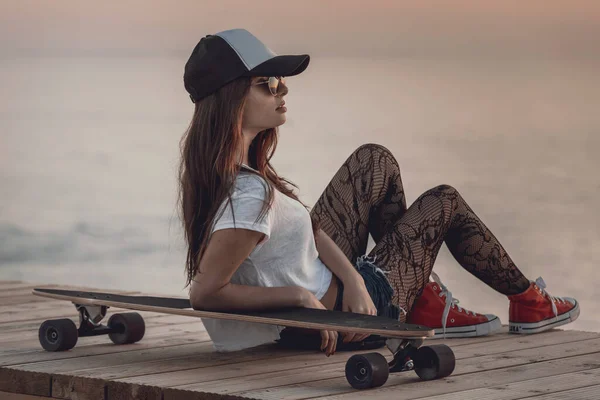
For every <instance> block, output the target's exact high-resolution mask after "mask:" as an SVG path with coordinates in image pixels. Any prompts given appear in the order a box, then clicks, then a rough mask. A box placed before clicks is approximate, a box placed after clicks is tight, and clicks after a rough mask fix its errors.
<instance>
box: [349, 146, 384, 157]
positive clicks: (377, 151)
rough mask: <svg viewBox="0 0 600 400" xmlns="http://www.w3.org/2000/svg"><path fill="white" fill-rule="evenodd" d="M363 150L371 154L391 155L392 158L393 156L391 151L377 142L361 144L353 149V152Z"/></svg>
mask: <svg viewBox="0 0 600 400" xmlns="http://www.w3.org/2000/svg"><path fill="white" fill-rule="evenodd" d="M364 151H366V152H370V153H371V154H376V155H385V156H391V157H392V158H393V157H394V155H393V154H392V152H391V151H390V150H389V149H388V148H387V147H385V146H384V145H381V144H378V143H365V144H362V145H360V146H358V147H357V148H356V150H354V151H353V154H359V153H361V152H364Z"/></svg>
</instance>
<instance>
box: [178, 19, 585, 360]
mask: <svg viewBox="0 0 600 400" xmlns="http://www.w3.org/2000/svg"><path fill="white" fill-rule="evenodd" d="M309 60H310V58H309V56H308V55H284V56H277V55H276V54H275V53H273V52H272V51H271V50H270V49H268V48H267V47H266V46H265V45H264V44H263V43H262V42H260V41H259V40H258V39H257V38H256V37H254V36H253V35H252V34H250V33H249V32H248V31H246V30H243V29H233V30H228V31H224V32H219V33H217V34H215V35H208V36H206V37H204V38H203V39H202V40H201V41H200V42H199V43H198V45H197V46H196V47H195V48H194V50H193V52H192V55H191V56H190V58H189V60H188V62H187V63H186V66H185V72H184V83H185V87H186V90H187V91H188V93H189V94H190V98H191V99H192V102H194V103H195V111H194V115H193V118H192V121H191V124H190V126H189V128H188V130H187V132H186V134H185V135H184V137H183V138H182V141H181V152H182V154H181V156H182V158H181V165H180V171H179V179H180V193H179V195H180V197H179V200H180V203H181V212H182V216H181V217H182V221H183V226H184V230H185V237H186V240H187V244H188V251H187V260H186V272H187V284H188V285H190V301H191V303H192V306H193V307H194V308H196V309H205V310H215V311H218V310H232V309H237V310H243V309H246V310H252V309H269V308H281V307H287V306H299V307H309V308H319V309H335V310H341V311H351V312H355V313H363V314H370V315H385V316H388V317H391V318H395V319H398V320H400V321H407V322H412V323H418V324H422V325H426V326H429V327H432V328H435V329H436V334H437V333H438V332H439V333H440V334H444V335H447V336H454V337H461V336H478V335H485V334H489V333H490V332H493V331H495V330H497V329H498V328H499V327H500V326H501V325H500V321H499V319H498V317H496V316H494V315H482V314H478V313H474V312H472V311H469V310H466V309H464V308H461V307H459V306H458V305H457V303H458V301H457V300H456V299H454V298H453V297H452V295H451V293H450V292H449V291H448V289H447V288H446V287H445V286H444V285H443V284H442V283H441V282H440V281H439V278H437V276H436V275H435V274H434V273H433V272H432V269H433V266H434V262H435V259H436V257H437V254H438V252H439V250H440V247H441V246H442V244H443V243H445V244H446V245H447V246H448V248H449V250H450V252H451V253H452V255H453V256H454V257H455V259H456V260H457V261H458V263H459V264H460V265H461V266H462V267H463V268H464V269H466V270H467V271H469V272H470V273H471V274H473V275H474V276H475V277H476V278H478V279H480V280H481V281H483V282H485V283H486V284H487V285H489V286H490V287H491V288H492V289H494V290H496V291H498V292H500V293H502V294H504V295H506V296H507V297H508V299H509V319H510V321H509V326H510V331H511V332H515V333H535V332H541V331H544V330H547V329H550V328H553V327H556V326H559V325H563V324H566V323H568V322H570V321H573V320H575V319H576V318H577V316H578V315H579V305H578V303H577V301H575V300H574V299H572V298H560V297H553V296H551V295H549V294H548V292H546V291H545V284H544V282H543V280H542V279H541V278H538V280H536V281H535V282H532V281H530V280H529V279H527V278H526V277H525V276H524V275H523V274H522V273H521V271H519V269H518V268H517V266H516V265H515V264H514V262H513V261H512V260H511V258H510V257H509V255H508V254H507V253H506V251H505V250H504V248H503V247H502V245H501V244H500V242H499V241H498V239H497V238H496V237H495V236H494V235H493V234H492V232H491V231H490V230H489V229H488V228H487V227H486V225H485V224H484V223H483V222H482V221H481V220H480V219H479V217H478V216H477V215H476V214H475V212H474V211H473V210H472V209H471V208H470V207H469V205H468V203H467V202H466V201H465V199H463V197H462V196H461V195H460V193H459V192H458V191H457V190H456V189H455V188H453V187H452V186H449V185H440V186H436V187H434V188H432V189H430V190H427V191H426V192H425V193H423V194H421V196H419V197H418V198H417V200H416V201H415V202H414V203H413V204H412V205H411V206H410V207H408V208H407V205H406V199H405V196H404V187H403V185H402V179H401V176H400V169H399V166H398V163H397V161H396V159H395V158H394V156H393V155H392V154H391V153H390V151H389V150H388V149H386V148H385V147H384V146H381V145H378V144H365V145H363V146H360V147H359V148H357V149H356V150H355V151H354V152H352V154H350V156H349V157H348V158H347V159H346V161H345V162H344V163H343V164H342V165H341V166H340V168H339V170H338V171H337V172H336V173H335V175H334V176H333V178H332V180H331V182H330V183H329V184H328V185H327V187H326V188H325V190H324V192H323V194H322V195H321V197H320V198H319V200H318V201H317V203H316V204H315V206H314V207H313V208H312V210H310V212H309V210H308V207H306V206H305V205H304V204H303V203H301V202H300V200H299V199H298V197H297V196H296V195H295V194H294V193H293V190H292V189H291V188H290V186H289V185H291V186H293V187H295V188H297V186H295V185H294V184H293V183H291V182H290V181H288V180H287V179H285V178H283V177H280V176H279V175H277V173H276V172H275V169H274V168H273V166H272V165H271V164H270V163H269V160H270V159H271V157H272V155H273V153H274V152H275V149H276V147H277V140H278V130H277V129H278V127H279V126H280V125H282V124H284V123H285V121H286V111H287V109H286V107H285V100H284V97H285V96H286V95H287V94H288V87H287V85H286V84H285V80H284V79H283V77H284V76H285V77H289V76H294V75H298V74H300V73H301V72H303V71H304V70H305V69H306V67H307V66H308V63H309ZM288 184H289V185H288ZM369 234H371V235H372V237H373V239H374V240H375V242H376V246H375V247H374V248H373V249H372V251H371V252H370V253H369V254H365V251H366V247H367V240H368V235H369ZM430 277H433V281H431V282H430ZM203 322H204V324H205V326H206V329H207V331H208V333H209V335H210V337H211V339H212V340H213V343H214V346H215V348H216V349H217V350H218V351H233V350H239V349H243V348H248V347H253V346H256V345H260V344H263V343H267V342H271V341H273V340H277V339H279V338H280V336H281V334H282V330H281V327H277V326H270V325H264V324H251V323H243V322H237V321H225V320H214V319H203ZM309 336H310V335H304V336H299V337H298V340H299V341H302V340H309V339H308V337H309ZM312 337H313V339H314V338H315V337H316V338H317V346H318V345H320V348H321V350H324V351H325V352H326V354H327V355H328V356H329V355H331V354H333V353H334V352H335V350H336V348H339V347H342V346H344V344H349V343H350V342H359V341H363V340H364V339H366V335H361V334H353V333H345V334H343V335H338V332H332V331H321V332H317V333H316V335H312ZM298 345H299V346H300V345H301V343H298Z"/></svg>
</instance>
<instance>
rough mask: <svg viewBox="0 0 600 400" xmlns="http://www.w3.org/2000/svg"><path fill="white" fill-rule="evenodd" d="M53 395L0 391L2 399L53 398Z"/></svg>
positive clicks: (37, 399) (36, 399)
mask: <svg viewBox="0 0 600 400" xmlns="http://www.w3.org/2000/svg"><path fill="white" fill-rule="evenodd" d="M51 398H52V397H46V396H32V395H30V394H20V393H10V392H2V391H0V399H2V400H41V399H51Z"/></svg>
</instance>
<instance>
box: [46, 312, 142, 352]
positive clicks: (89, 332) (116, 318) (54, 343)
mask: <svg viewBox="0 0 600 400" xmlns="http://www.w3.org/2000/svg"><path fill="white" fill-rule="evenodd" d="M73 304H74V305H75V308H76V309H77V311H78V313H79V328H77V325H75V323H74V322H73V321H72V320H71V319H69V318H63V319H53V320H47V321H44V322H43V323H42V324H41V325H40V329H39V332H38V335H39V339H40V344H41V345H42V347H43V348H44V350H47V351H65V350H70V349H72V348H73V347H75V344H77V339H78V338H79V337H84V336H98V335H108V337H109V338H110V340H111V341H112V342H113V343H114V344H129V343H135V342H138V341H140V340H141V339H142V338H143V337H144V333H145V331H146V325H145V323H144V318H142V316H141V315H140V314H139V313H136V312H128V313H120V314H113V315H112V316H111V317H110V318H109V319H108V323H107V324H106V325H102V324H101V323H100V322H101V321H102V319H104V317H105V316H106V311H107V310H108V306H93V305H83V304H77V303H75V302H73Z"/></svg>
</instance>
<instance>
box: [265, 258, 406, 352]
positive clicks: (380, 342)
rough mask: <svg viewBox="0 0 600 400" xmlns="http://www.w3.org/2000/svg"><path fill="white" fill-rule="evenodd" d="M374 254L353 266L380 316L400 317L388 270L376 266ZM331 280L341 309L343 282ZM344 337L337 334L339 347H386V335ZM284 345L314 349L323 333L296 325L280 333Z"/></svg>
mask: <svg viewBox="0 0 600 400" xmlns="http://www.w3.org/2000/svg"><path fill="white" fill-rule="evenodd" d="M374 262H375V257H368V256H366V255H364V256H361V257H358V258H357V259H356V263H355V264H354V268H356V270H357V271H358V273H359V274H360V275H361V276H362V278H363V280H364V282H365V286H366V288H367V291H368V292H369V295H370V296H371V299H372V300H373V303H374V304H375V307H376V308H377V315H379V316H385V317H388V318H394V319H395V320H398V317H399V314H400V311H399V310H400V309H399V308H398V307H397V306H395V305H394V304H392V303H391V299H392V296H393V294H394V289H393V288H392V285H390V283H389V281H388V279H387V277H386V276H385V274H386V272H385V271H383V270H381V269H380V268H379V267H377V266H376V265H375V263H374ZM332 279H337V284H338V294H337V297H336V300H335V306H334V310H337V311H342V300H343V298H344V285H343V284H342V281H341V280H340V279H339V278H338V277H337V276H336V275H333V278H332ZM342 339H343V336H342V335H339V336H338V344H337V349H338V350H352V351H354V350H367V349H378V348H380V347H382V346H385V338H382V337H380V336H378V335H371V336H369V337H368V338H367V339H365V340H364V341H362V342H360V343H359V342H350V343H342ZM276 341H277V342H278V343H279V344H280V345H281V346H283V347H287V348H292V349H308V350H315V349H319V348H320V346H321V336H320V334H319V332H318V331H316V332H315V333H313V334H306V333H305V332H299V331H297V330H295V329H293V328H285V329H284V330H283V331H281V333H280V338H279V339H277V340H276Z"/></svg>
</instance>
